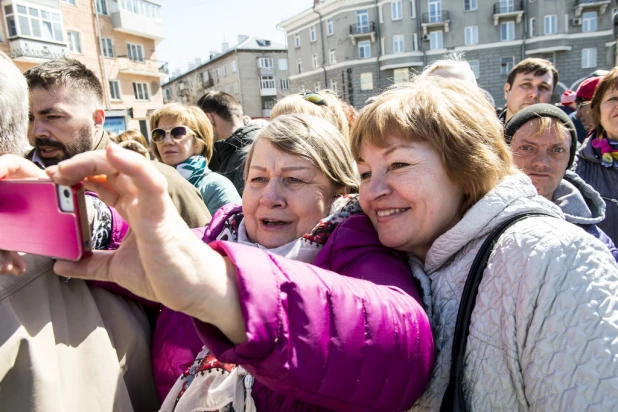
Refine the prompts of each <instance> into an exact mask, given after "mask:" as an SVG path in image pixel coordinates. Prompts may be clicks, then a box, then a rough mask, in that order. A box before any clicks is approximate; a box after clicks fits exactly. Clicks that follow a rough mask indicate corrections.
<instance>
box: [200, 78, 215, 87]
mask: <svg viewBox="0 0 618 412" xmlns="http://www.w3.org/2000/svg"><path fill="white" fill-rule="evenodd" d="M211 87H215V82H214V81H213V80H212V79H207V80H204V79H202V88H204V89H210V88H211Z"/></svg>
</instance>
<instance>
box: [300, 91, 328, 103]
mask: <svg viewBox="0 0 618 412" xmlns="http://www.w3.org/2000/svg"><path fill="white" fill-rule="evenodd" d="M300 95H301V96H302V98H303V99H305V100H307V101H308V102H311V103H313V104H316V105H318V106H327V104H326V101H324V98H323V97H322V96H320V95H319V94H318V93H314V92H311V93H301V94H300Z"/></svg>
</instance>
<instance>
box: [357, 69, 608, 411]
mask: <svg viewBox="0 0 618 412" xmlns="http://www.w3.org/2000/svg"><path fill="white" fill-rule="evenodd" d="M502 135H503V130H502V126H501V125H500V123H499V122H498V120H497V119H496V116H495V113H494V110H493V108H492V107H491V105H490V104H489V102H488V101H487V99H486V97H485V95H484V94H483V92H482V91H481V90H480V89H479V88H477V87H475V86H473V85H470V84H469V83H464V82H462V81H460V80H456V79H441V78H437V77H426V78H418V79H417V80H416V81H413V82H412V83H410V84H406V85H403V86H395V87H393V88H391V89H389V90H387V91H386V92H385V93H383V94H382V95H381V96H379V97H378V98H377V99H376V100H375V101H374V102H373V103H371V104H370V105H369V106H367V107H365V109H363V111H362V112H361V113H360V116H359V118H358V120H357V123H356V125H355V127H354V129H353V131H352V149H353V153H354V155H355V157H356V159H357V161H358V166H359V172H360V175H361V179H362V182H361V187H360V199H361V206H362V207H363V209H364V211H365V212H366V213H367V215H368V216H369V217H370V219H371V220H372V222H373V224H374V226H375V227H376V229H377V231H378V234H379V236H380V240H381V242H382V243H383V244H385V245H386V246H390V247H393V248H396V249H398V250H401V251H405V252H407V253H408V256H409V263H410V266H411V268H412V271H413V274H414V276H415V277H416V278H417V279H418V280H419V281H420V283H421V285H422V286H423V289H424V292H425V303H426V305H427V309H428V311H429V315H430V320H431V321H432V327H433V331H434V336H435V344H436V350H437V361H436V365H435V367H434V371H433V375H432V378H431V381H430V384H429V386H428V388H427V389H426V391H425V393H424V395H423V396H422V397H421V398H420V399H419V400H418V401H417V403H416V405H415V406H414V408H413V410H437V409H438V408H439V407H440V404H441V402H442V399H443V395H444V393H445V389H446V386H447V383H448V379H449V370H450V364H451V349H452V340H453V335H454V331H455V324H456V320H457V313H458V309H459V304H460V300H461V297H462V292H463V289H464V285H465V282H466V278H467V275H468V272H469V270H470V267H471V265H472V262H473V260H474V258H475V257H476V254H477V252H478V250H479V248H480V246H481V244H482V243H483V241H484V240H485V239H486V238H487V236H488V235H489V234H490V233H491V232H492V231H493V230H495V229H496V227H497V226H499V225H500V224H501V223H502V222H504V221H505V220H507V219H508V218H510V217H512V216H513V215H515V214H518V213H521V212H542V213H545V214H548V215H550V216H542V217H540V216H535V217H529V218H527V219H525V220H523V221H520V222H518V223H516V224H515V225H513V226H511V227H510V229H508V230H507V231H506V232H505V233H504V234H503V235H502V236H501V237H500V239H499V241H498V243H497V244H496V246H495V248H494V252H493V253H492V255H491V257H490V259H489V263H488V266H487V269H486V270H485V273H484V277H483V280H482V282H481V284H480V287H479V292H478V296H477V300H476V305H475V307H474V310H473V312H472V318H471V326H470V334H469V336H468V338H467V350H466V352H465V357H464V375H463V393H464V397H465V402H466V404H467V407H468V409H469V410H476V411H489V410H520V411H527V410H537V411H551V410H556V411H565V410H576V411H583V410H614V409H615V408H616V407H617V405H618V378H617V377H618V266H617V265H616V262H615V261H614V259H613V258H612V256H611V255H610V253H609V252H608V250H607V248H606V247H605V245H603V243H601V242H599V241H598V240H597V239H595V238H593V237H592V236H590V235H588V234H587V233H585V232H584V231H583V230H581V229H580V228H578V227H576V226H574V225H572V224H570V223H567V222H565V221H564V220H563V216H562V212H561V211H560V209H559V208H558V207H557V206H555V205H554V204H552V203H550V202H548V201H547V200H545V199H543V198H542V197H539V196H538V195H537V192H536V189H535V188H534V186H533V185H532V183H531V181H530V180H529V178H528V177H527V176H525V175H524V174H523V173H520V172H518V171H517V169H515V168H514V166H513V164H512V158H511V154H510V153H509V150H508V147H507V146H506V144H505V143H504V139H503V138H502Z"/></svg>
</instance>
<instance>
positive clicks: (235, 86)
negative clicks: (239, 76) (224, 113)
mask: <svg viewBox="0 0 618 412" xmlns="http://www.w3.org/2000/svg"><path fill="white" fill-rule="evenodd" d="M239 92H240V86H239V84H238V82H236V83H234V94H238V93H239Z"/></svg>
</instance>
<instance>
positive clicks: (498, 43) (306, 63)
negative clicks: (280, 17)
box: [279, 0, 616, 108]
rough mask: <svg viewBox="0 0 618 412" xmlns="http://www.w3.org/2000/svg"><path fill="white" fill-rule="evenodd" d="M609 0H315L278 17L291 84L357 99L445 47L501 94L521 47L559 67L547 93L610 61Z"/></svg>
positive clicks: (401, 77) (498, 97) (524, 53)
mask: <svg viewBox="0 0 618 412" xmlns="http://www.w3.org/2000/svg"><path fill="white" fill-rule="evenodd" d="M615 12H616V9H615V1H614V0H612V1H610V0H562V1H558V0H500V1H485V0H483V1H481V0H392V1H391V0H389V1H384V0H382V1H375V0H374V1H370V0H315V3H314V6H313V8H311V9H308V10H305V11H304V12H302V13H300V14H298V15H296V16H294V17H291V18H289V19H287V20H285V21H284V22H282V23H280V24H279V26H280V27H281V28H282V29H284V30H285V31H286V35H287V41H288V44H289V50H288V58H289V62H290V66H291V67H290V87H291V89H292V90H293V91H299V90H317V89H320V88H324V87H328V88H331V89H333V90H335V91H337V92H338V93H339V94H340V96H342V97H343V98H344V99H345V100H346V101H348V102H349V103H351V104H353V105H354V106H355V107H357V108H360V107H362V106H364V104H365V101H366V100H367V99H368V98H369V97H371V96H374V95H376V94H378V93H379V92H380V91H381V90H383V89H384V88H386V87H388V86H389V85H391V84H393V83H398V82H402V81H406V79H408V78H409V76H410V75H411V74H413V73H415V72H420V71H422V69H423V68H424V67H425V66H426V65H428V64H430V63H431V62H432V61H434V60H437V59H440V58H441V57H442V56H444V55H445V54H446V53H448V52H451V51H460V52H464V53H465V58H466V59H467V60H468V61H469V62H470V65H471V67H472V69H473V71H474V73H475V75H476V77H477V81H478V83H479V84H480V85H481V86H482V87H483V88H484V89H485V90H487V92H488V93H489V94H490V95H491V96H492V97H493V99H494V101H495V103H496V105H497V106H501V105H503V104H504V91H503V90H504V84H505V82H506V77H507V74H508V72H509V71H510V70H511V68H512V67H513V66H514V65H515V64H516V63H517V62H519V61H521V60H523V59H524V58H527V57H542V58H545V59H548V60H550V61H552V62H553V63H554V64H555V65H556V67H557V68H558V70H559V71H560V83H559V84H558V86H557V88H556V92H555V96H559V95H560V94H561V93H562V92H563V91H564V90H566V89H574V88H576V87H577V86H578V85H579V83H580V82H581V81H582V80H583V78H585V77H586V76H587V75H589V74H590V73H591V72H593V71H595V70H597V69H609V68H611V67H613V66H614V65H615V64H616V33H615V23H614V22H615V20H614V14H615Z"/></svg>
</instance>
